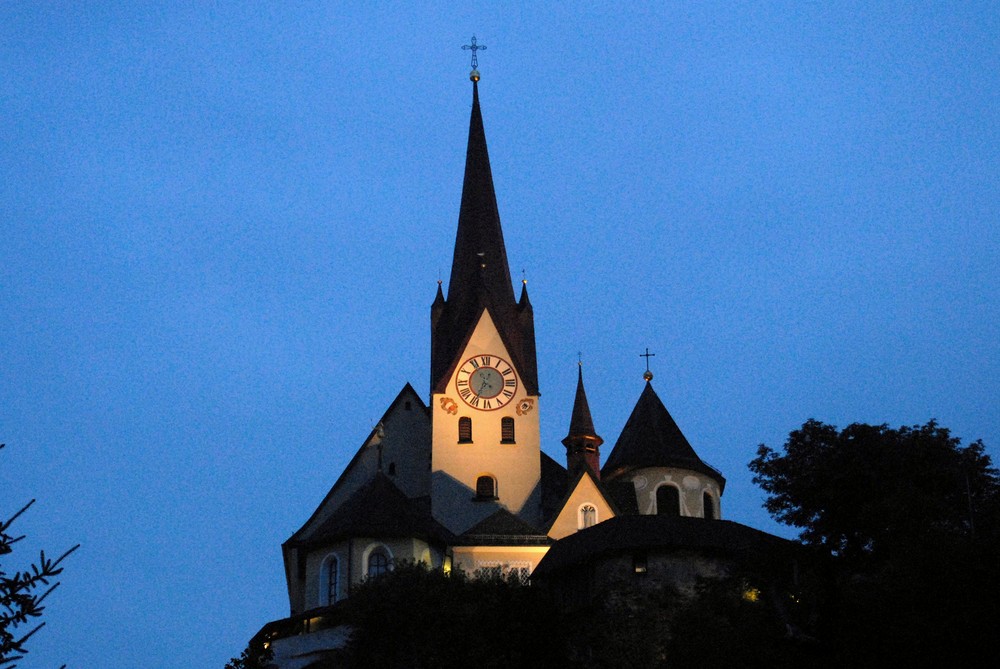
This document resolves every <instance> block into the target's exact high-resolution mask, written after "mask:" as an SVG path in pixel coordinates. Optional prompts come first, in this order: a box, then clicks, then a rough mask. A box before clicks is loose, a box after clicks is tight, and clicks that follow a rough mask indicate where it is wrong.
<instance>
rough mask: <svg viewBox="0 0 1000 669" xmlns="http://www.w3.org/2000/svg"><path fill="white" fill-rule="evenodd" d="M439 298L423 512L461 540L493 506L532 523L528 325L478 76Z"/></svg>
mask: <svg viewBox="0 0 1000 669" xmlns="http://www.w3.org/2000/svg"><path fill="white" fill-rule="evenodd" d="M470 79H471V80H472V116H471V119H470V121H469V142H468V148H467V151H466V159H465V161H466V162H465V180H464V183H463V186H462V203H461V207H460V210H459V216H458V232H457V234H456V237H455V253H454V258H453V261H452V267H451V277H450V280H449V282H448V296H447V298H446V297H445V295H444V292H443V290H442V289H441V286H440V284H439V285H438V292H437V296H436V298H435V300H434V303H433V305H432V306H431V412H432V413H431V425H432V429H431V431H432V443H431V511H432V513H433V515H434V517H435V519H436V520H438V521H439V522H440V523H442V524H443V525H444V526H445V527H447V528H448V529H449V530H451V531H452V532H455V533H456V534H461V533H462V532H464V531H466V530H467V529H469V528H470V527H472V526H473V525H475V524H476V523H478V522H479V521H481V520H483V519H484V518H486V517H487V516H489V515H491V514H493V513H495V512H496V511H498V510H500V509H506V510H507V511H509V512H511V513H513V514H515V515H516V516H518V517H519V518H520V519H521V520H523V521H526V522H528V523H537V522H539V521H540V518H539V514H540V493H539V480H540V444H539V441H540V438H539V422H538V397H539V392H538V371H537V363H536V360H535V327H534V316H533V314H532V309H531V303H530V302H529V301H528V291H527V285H526V284H522V287H521V296H520V299H518V300H515V298H514V290H513V286H512V283H511V277H510V268H509V266H508V263H507V251H506V248H505V246H504V239H503V230H502V229H501V227H500V214H499V211H498V209H497V201H496V193H495V192H494V189H493V174H492V172H491V170H490V159H489V154H488V152H487V149H486V133H485V131H484V129H483V117H482V112H481V110H480V107H479V72H478V71H476V70H473V71H472V75H471V76H470Z"/></svg>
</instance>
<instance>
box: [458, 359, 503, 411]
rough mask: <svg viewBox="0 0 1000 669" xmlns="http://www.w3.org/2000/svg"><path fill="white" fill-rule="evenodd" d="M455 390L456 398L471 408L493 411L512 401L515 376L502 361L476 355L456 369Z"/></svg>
mask: <svg viewBox="0 0 1000 669" xmlns="http://www.w3.org/2000/svg"><path fill="white" fill-rule="evenodd" d="M455 386H456V390H457V391H458V395H459V397H461V398H462V401H463V402H465V403H466V404H468V405H469V406H470V407H472V408H474V409H483V410H485V411H493V410H494V409H499V408H500V407H503V406H506V405H507V403H508V402H510V401H511V400H512V399H514V394H515V393H516V392H517V374H516V373H515V372H514V368H513V367H511V366H510V363H509V362H507V361H506V360H504V359H503V358H498V357H497V356H495V355H477V356H475V357H473V358H469V359H468V360H466V361H465V362H463V363H462V366H461V367H459V368H458V375H457V377H456V379H455Z"/></svg>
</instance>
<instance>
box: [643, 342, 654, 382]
mask: <svg viewBox="0 0 1000 669" xmlns="http://www.w3.org/2000/svg"><path fill="white" fill-rule="evenodd" d="M639 357H640V358H645V359H646V373H645V374H643V375H642V378H644V379H646V380H647V381H649V380H650V379H652V378H653V373H652V372H651V371H649V359H650V358H655V357H656V354H655V353H650V352H649V347H648V346H647V347H646V352H645V353H640V354H639Z"/></svg>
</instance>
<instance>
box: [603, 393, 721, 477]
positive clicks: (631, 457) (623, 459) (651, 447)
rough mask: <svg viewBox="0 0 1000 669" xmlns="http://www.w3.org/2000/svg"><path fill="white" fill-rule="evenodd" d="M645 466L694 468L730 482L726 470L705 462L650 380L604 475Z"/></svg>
mask: <svg viewBox="0 0 1000 669" xmlns="http://www.w3.org/2000/svg"><path fill="white" fill-rule="evenodd" d="M642 467H678V468H682V469H690V470H692V471H696V472H699V473H702V474H704V475H706V476H708V477H710V478H713V479H715V480H716V481H718V482H719V486H720V487H721V488H725V486H726V479H725V478H724V477H723V476H722V473H721V472H719V471H718V470H716V469H715V468H714V467H710V466H709V465H707V464H705V463H704V462H702V460H701V458H699V457H698V454H697V453H695V452H694V449H693V448H691V444H689V443H688V440H687V438H686V437H685V436H684V434H683V433H682V432H681V429H680V428H679V427H677V423H675V422H674V419H673V417H671V415H670V412H669V411H667V408H666V407H665V406H663V402H661V401H660V398H659V397H658V396H657V395H656V392H655V391H654V390H653V385H652V384H651V383H649V382H648V381H647V382H646V387H645V388H643V390H642V394H641V395H640V396H639V401H638V402H636V404H635V408H634V409H633V410H632V415H631V416H629V418H628V421H627V422H626V423H625V427H624V428H623V429H622V433H621V436H619V437H618V441H617V442H616V443H615V447H614V448H613V449H612V450H611V455H609V456H608V459H607V461H606V462H605V463H604V467H603V468H602V469H601V475H602V477H603V478H604V479H610V478H614V477H616V476H618V475H619V474H622V473H624V472H627V471H630V470H633V469H639V468H642Z"/></svg>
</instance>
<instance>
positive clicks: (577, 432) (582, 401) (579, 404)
mask: <svg viewBox="0 0 1000 669" xmlns="http://www.w3.org/2000/svg"><path fill="white" fill-rule="evenodd" d="M574 437H588V438H589V440H590V441H595V442H596V445H597V446H600V445H601V444H603V443H604V440H603V439H601V438H600V437H599V436H598V435H597V432H596V431H595V430H594V419H593V418H592V417H591V415H590V404H589V403H588V402H587V391H586V390H584V388H583V365H580V367H579V369H578V371H577V377H576V398H575V399H574V400H573V415H572V416H570V419H569V434H567V435H566V438H565V439H563V443H564V444H565V443H566V442H568V441H572V440H573V438H574Z"/></svg>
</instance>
